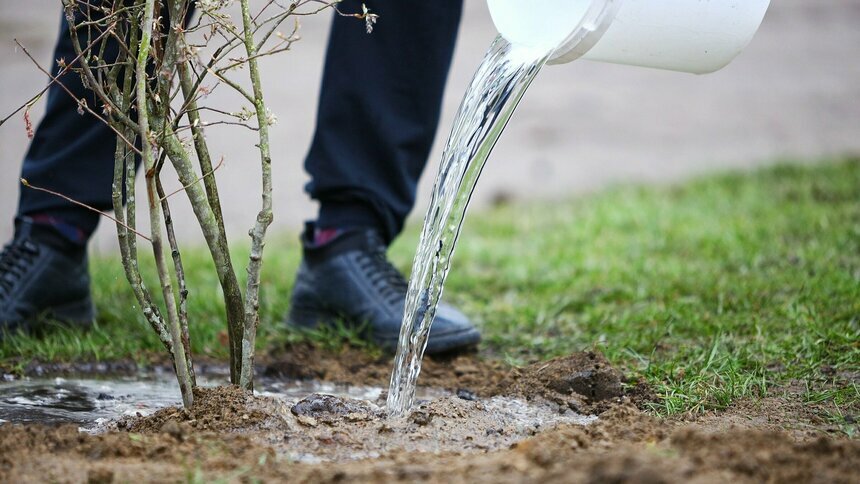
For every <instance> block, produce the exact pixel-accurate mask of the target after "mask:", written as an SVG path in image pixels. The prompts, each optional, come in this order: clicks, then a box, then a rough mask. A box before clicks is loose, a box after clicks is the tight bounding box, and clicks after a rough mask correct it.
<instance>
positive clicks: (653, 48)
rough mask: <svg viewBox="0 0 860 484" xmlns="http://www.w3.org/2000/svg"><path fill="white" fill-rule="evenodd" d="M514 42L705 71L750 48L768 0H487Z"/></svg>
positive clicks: (558, 59) (557, 57)
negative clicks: (748, 46) (747, 47)
mask: <svg viewBox="0 0 860 484" xmlns="http://www.w3.org/2000/svg"><path fill="white" fill-rule="evenodd" d="M487 4H488V6H489V8H490V15H491V16H492V17H493V22H494V23H495V24H496V28H497V29H498V30H499V32H500V33H501V34H502V36H503V37H505V38H506V39H507V40H508V41H510V42H511V43H514V44H522V45H526V46H531V47H536V48H541V49H548V50H549V49H555V52H554V53H553V55H552V58H551V59H550V62H549V63H550V64H563V63H565V62H570V61H572V60H575V59H578V58H583V59H589V60H594V61H600V62H611V63H615V64H626V65H633V66H642V67H653V68H657V69H668V70H673V71H681V72H691V73H695V74H706V73H709V72H714V71H717V70H719V69H722V68H723V67H725V66H726V65H728V64H729V63H730V62H731V61H732V60H733V59H734V58H735V57H737V55H738V54H740V53H741V51H743V50H744V48H746V46H747V45H748V44H749V43H750V41H751V40H752V38H753V36H754V35H755V33H756V31H758V28H759V26H760V25H761V22H762V19H763V18H764V14H765V12H766V11H767V8H768V6H769V5H770V0H527V1H517V0H487Z"/></svg>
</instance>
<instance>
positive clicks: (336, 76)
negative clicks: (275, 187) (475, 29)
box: [305, 0, 462, 241]
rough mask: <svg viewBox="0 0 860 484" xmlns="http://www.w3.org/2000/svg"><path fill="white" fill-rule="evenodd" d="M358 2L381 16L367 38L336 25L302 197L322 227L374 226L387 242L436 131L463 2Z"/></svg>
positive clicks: (351, 5)
mask: <svg viewBox="0 0 860 484" xmlns="http://www.w3.org/2000/svg"><path fill="white" fill-rule="evenodd" d="M364 3H366V4H367V6H368V7H369V8H370V9H371V11H373V12H375V13H377V14H379V16H380V17H379V22H378V24H377V25H376V27H375V29H374V30H373V33H372V34H367V33H366V32H365V27H364V25H363V24H362V22H360V21H357V20H356V19H354V18H348V17H341V16H338V15H335V18H334V23H333V25H332V31H331V37H330V39H329V45H328V51H327V53H326V61H325V70H324V73H323V81H322V92H321V94H320V99H319V108H318V114H317V126H316V132H315V134H314V138H313V141H312V143H311V148H310V151H309V153H308V156H307V159H306V161H305V168H306V170H307V171H308V173H309V174H310V175H311V182H310V183H309V184H308V185H307V187H306V190H307V192H308V193H309V194H310V195H311V197H312V198H314V199H316V200H318V201H319V202H320V215H319V220H318V224H319V225H320V226H323V227H333V226H373V227H377V228H379V230H380V231H381V232H382V234H383V235H384V237H385V238H386V240H387V241H391V240H392V239H393V238H394V237H395V236H396V235H397V234H398V233H399V232H400V231H401V229H402V228H403V222H404V220H405V218H406V216H407V215H408V214H409V211H410V210H411V209H412V206H413V205H414V203H415V192H416V189H417V183H418V179H419V177H420V176H421V172H422V171H423V169H424V166H425V164H426V162H427V156H428V154H429V152H430V148H431V145H432V142H433V138H434V136H435V133H436V127H437V124H438V121H439V112H440V109H441V103H442V94H443V91H444V87H445V81H446V78H447V75H448V69H449V66H450V63H451V57H452V55H453V52H454V44H455V41H456V36H457V28H458V26H459V23H460V16H461V12H462V0H437V1H433V2H407V1H403V0H364ZM361 4H362V2H361V1H359V0H347V1H344V2H343V3H341V4H340V7H339V8H340V9H341V11H345V12H354V11H360V9H361Z"/></svg>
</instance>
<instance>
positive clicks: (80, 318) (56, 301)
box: [0, 218, 95, 338]
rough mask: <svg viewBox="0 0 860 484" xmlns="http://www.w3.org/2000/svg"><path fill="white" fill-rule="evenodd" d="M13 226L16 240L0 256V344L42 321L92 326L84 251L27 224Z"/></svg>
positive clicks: (26, 220)
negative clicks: (11, 334)
mask: <svg viewBox="0 0 860 484" xmlns="http://www.w3.org/2000/svg"><path fill="white" fill-rule="evenodd" d="M15 225H16V227H15V238H14V239H13V240H12V242H10V243H9V244H7V245H6V246H5V247H4V248H3V252H2V253H0V338H2V333H5V332H11V331H15V330H17V329H23V330H30V329H33V327H34V326H35V325H36V324H37V323H39V322H41V321H46V320H53V321H59V322H62V323H66V324H71V325H82V326H88V325H90V324H92V322H93V319H94V318H95V311H94V309H93V302H92V298H91V297H90V276H89V271H88V269H87V256H86V249H85V248H83V247H81V248H77V247H73V246H72V247H70V245H71V244H70V243H68V242H65V241H64V240H63V239H62V236H60V235H59V234H56V233H54V231H53V229H51V228H49V227H43V226H38V225H34V224H33V223H32V221H30V220H29V219H26V218H21V219H19V220H18V221H16V224H15Z"/></svg>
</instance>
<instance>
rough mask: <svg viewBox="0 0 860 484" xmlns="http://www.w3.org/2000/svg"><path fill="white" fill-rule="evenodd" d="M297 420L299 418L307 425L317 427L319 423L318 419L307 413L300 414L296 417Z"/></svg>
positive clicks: (300, 421) (299, 420)
mask: <svg viewBox="0 0 860 484" xmlns="http://www.w3.org/2000/svg"><path fill="white" fill-rule="evenodd" d="M296 420H298V422H299V423H300V424H302V425H304V426H305V427H316V426H317V425H319V422H317V419H315V418H313V417H309V416H307V415H299V416H298V417H296Z"/></svg>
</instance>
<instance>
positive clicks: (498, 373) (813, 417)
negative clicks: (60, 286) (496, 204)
mask: <svg viewBox="0 0 860 484" xmlns="http://www.w3.org/2000/svg"><path fill="white" fill-rule="evenodd" d="M309 351H310V350H309ZM306 356H316V357H318V358H316V359H314V358H309V359H306V360H304V361H305V362H306V365H307V366H304V367H303V368H302V371H303V372H305V373H304V375H305V377H313V378H331V379H333V380H338V378H337V377H336V376H337V375H340V377H342V379H341V380H340V381H342V382H355V381H357V380H359V379H362V378H364V377H365V376H367V375H371V374H373V373H374V372H375V371H377V368H375V365H376V364H377V363H376V362H374V361H367V359H372V358H371V357H367V356H366V355H363V356H361V358H365V360H360V359H358V358H359V355H353V354H349V353H348V352H347V353H346V355H344V354H343V353H341V354H340V355H328V356H327V357H325V358H323V357H322V356H323V355H321V354H315V355H311V354H307V355H306ZM308 362H310V364H308ZM362 363H367V364H366V365H365V366H362ZM458 365H462V366H463V367H460V368H458ZM276 368H279V369H277V371H281V372H285V369H286V368H289V362H288V363H287V364H281V365H271V366H270V372H271V371H276V370H275V369H276ZM296 368H297V367H296ZM430 368H433V371H432V374H433V375H434V377H433V378H434V380H433V381H434V383H436V384H438V385H439V386H443V387H447V388H450V389H454V390H455V391H454V392H451V393H450V394H449V395H448V396H444V397H437V398H433V399H430V400H428V401H424V402H421V403H420V404H419V405H418V407H417V408H416V409H415V411H414V412H412V413H411V414H410V415H409V416H408V417H407V418H403V419H397V420H392V419H386V418H385V416H384V415H383V413H382V406H381V400H380V401H375V402H368V401H363V400H355V399H350V398H338V397H332V396H327V395H310V396H308V397H306V398H302V399H294V400H284V399H278V398H273V397H270V396H265V395H264V396H260V395H257V396H254V395H251V394H249V393H245V392H243V391H240V390H238V389H235V388H214V389H201V390H198V392H197V393H196V395H195V396H196V401H197V404H196V405H195V408H193V409H192V410H190V411H186V410H182V409H177V408H166V409H162V410H159V411H158V412H155V413H154V414H152V415H150V416H146V417H133V418H127V419H124V420H121V421H119V422H117V423H115V426H114V427H113V428H112V429H111V430H109V431H106V432H103V433H101V434H97V435H90V434H87V433H82V432H80V431H79V429H78V427H77V426H68V425H66V426H60V427H50V426H45V425H24V426H22V425H13V424H9V423H6V424H2V425H0V481H2V482H37V481H38V482H44V481H56V482H85V481H86V482H126V481H132V480H134V481H145V482H179V481H190V480H201V481H209V480H213V479H216V478H217V479H220V480H224V481H227V482H249V481H253V480H257V479H259V480H263V481H281V480H290V481H299V482H311V481H312V482H339V481H345V480H348V481H356V482H384V481H388V482H405V481H409V482H412V481H428V482H451V481H475V482H524V481H540V482H688V481H689V482H726V481H736V482H764V481H767V482H828V483H829V482H856V476H857V473H856V469H857V468H860V442H858V441H856V440H851V439H849V438H848V437H847V436H846V435H845V433H841V432H839V429H838V428H835V427H834V426H833V425H831V424H828V423H827V421H826V420H825V419H824V418H823V417H822V416H821V415H822V409H821V408H816V406H815V405H811V404H809V403H807V402H804V401H803V399H802V396H801V394H800V392H793V391H792V389H791V388H788V389H783V391H781V392H780V393H779V394H776V393H775V394H774V395H772V396H769V397H767V398H764V399H759V400H756V401H740V402H737V404H735V405H733V406H732V407H731V408H729V409H728V410H726V411H724V412H712V413H707V414H702V415H695V416H691V415H686V416H679V417H675V418H671V419H658V418H655V417H653V416H650V415H649V414H647V413H645V412H643V411H642V410H640V409H639V408H637V407H636V405H634V403H633V401H634V400H636V399H637V398H643V396H644V395H647V391H646V389H644V388H642V387H641V386H640V387H633V388H632V389H631V388H629V387H628V388H626V393H625V387H624V386H623V385H622V383H621V382H622V378H621V375H620V374H619V373H618V372H617V371H615V370H614V369H612V368H611V367H610V366H609V365H608V364H607V363H606V361H605V359H603V357H602V356H601V355H599V354H596V353H581V354H574V355H570V356H568V357H565V358H559V359H556V360H551V361H548V362H544V363H542V364H535V365H531V366H528V367H525V368H522V369H516V370H512V369H509V368H504V367H503V366H502V365H501V364H497V363H492V362H483V361H481V360H479V359H477V358H475V357H474V356H459V357H452V358H448V359H445V360H439V359H437V360H433V362H432V363H431V364H430ZM350 369H351V370H352V371H354V372H355V373H354V374H352V375H350V374H349V372H350V371H351V370H350ZM428 373H431V372H428ZM282 374H283V373H282ZM480 375H483V378H480ZM293 376H295V375H293ZM423 376H424V375H422V377H423ZM361 381H362V382H363V383H365V382H367V381H370V382H374V381H373V380H361ZM376 383H380V382H379V381H377V382H376ZM631 391H632V395H631ZM579 412H586V413H591V414H593V415H590V416H583V415H582V414H580V413H579Z"/></svg>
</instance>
